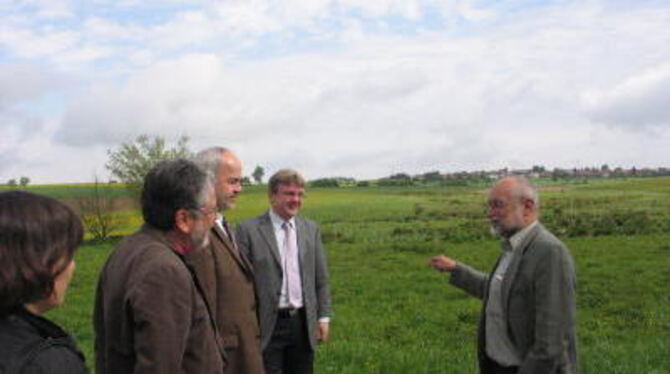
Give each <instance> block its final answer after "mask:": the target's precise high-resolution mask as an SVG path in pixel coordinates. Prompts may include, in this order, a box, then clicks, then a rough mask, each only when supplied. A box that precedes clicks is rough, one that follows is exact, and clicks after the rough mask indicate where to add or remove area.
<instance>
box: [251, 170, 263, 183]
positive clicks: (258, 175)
mask: <svg viewBox="0 0 670 374" xmlns="http://www.w3.org/2000/svg"><path fill="white" fill-rule="evenodd" d="M263 175H265V170H263V167H261V166H260V165H256V168H255V169H254V172H253V173H251V176H252V177H253V178H254V180H255V181H256V183H257V184H261V183H263Z"/></svg>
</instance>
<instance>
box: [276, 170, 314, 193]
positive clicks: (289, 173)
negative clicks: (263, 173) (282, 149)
mask: <svg viewBox="0 0 670 374" xmlns="http://www.w3.org/2000/svg"><path fill="white" fill-rule="evenodd" d="M280 184H297V185H298V186H300V187H305V179H303V177H302V175H300V173H298V172H297V171H295V170H292V169H281V170H279V171H278V172H276V173H274V174H273V175H272V176H271V177H270V181H269V182H268V192H269V193H271V194H274V193H277V190H279V185H280Z"/></svg>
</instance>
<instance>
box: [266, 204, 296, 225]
mask: <svg viewBox="0 0 670 374" xmlns="http://www.w3.org/2000/svg"><path fill="white" fill-rule="evenodd" d="M269 214H270V221H272V226H273V227H275V228H281V227H282V225H283V224H284V222H288V223H289V224H290V225H291V226H292V227H295V217H291V218H290V219H288V220H284V219H283V218H281V217H280V216H279V215H278V214H277V213H275V212H274V210H272V208H270V212H269Z"/></svg>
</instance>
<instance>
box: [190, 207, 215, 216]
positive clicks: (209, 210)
mask: <svg viewBox="0 0 670 374" xmlns="http://www.w3.org/2000/svg"><path fill="white" fill-rule="evenodd" d="M191 211H198V212H200V213H202V214H203V215H204V216H206V217H208V218H211V217H214V216H216V214H217V213H218V212H219V211H218V210H217V208H216V206H201V207H199V208H198V209H191Z"/></svg>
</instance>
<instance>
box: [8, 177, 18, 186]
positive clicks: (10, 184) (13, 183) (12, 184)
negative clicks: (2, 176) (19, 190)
mask: <svg viewBox="0 0 670 374" xmlns="http://www.w3.org/2000/svg"><path fill="white" fill-rule="evenodd" d="M7 185H8V186H9V187H16V179H13V178H12V179H10V180H9V181H7Z"/></svg>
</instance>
